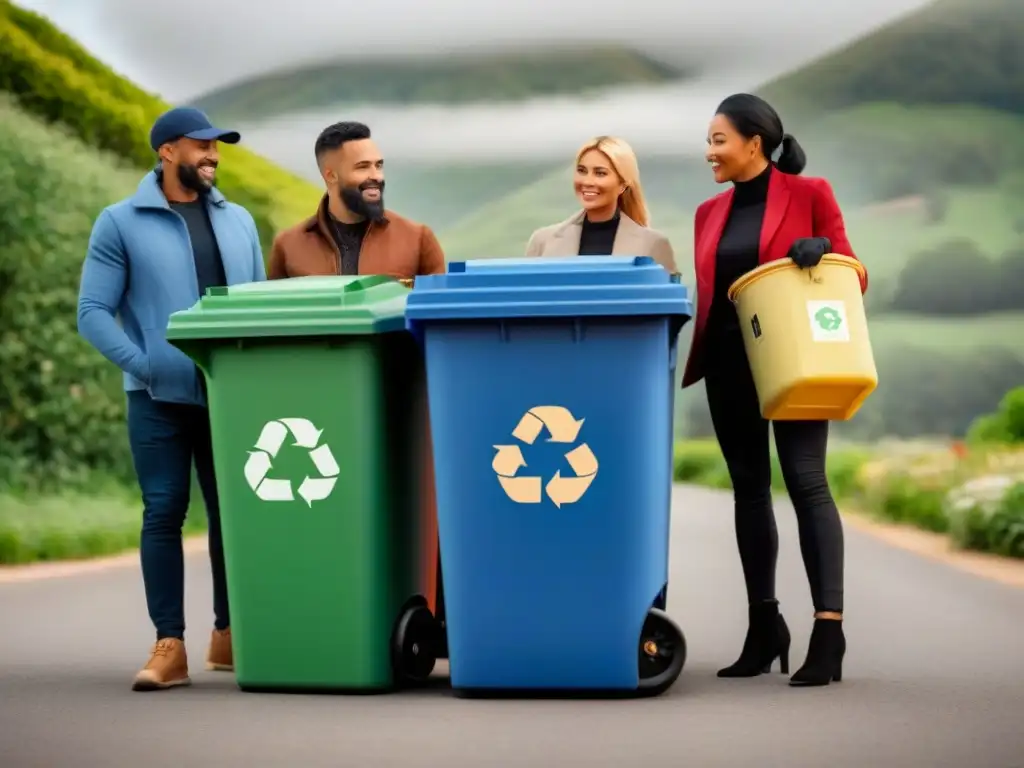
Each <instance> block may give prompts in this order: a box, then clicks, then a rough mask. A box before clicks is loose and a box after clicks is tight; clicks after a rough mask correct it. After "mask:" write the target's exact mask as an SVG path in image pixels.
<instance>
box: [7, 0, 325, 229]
mask: <svg viewBox="0 0 1024 768" xmlns="http://www.w3.org/2000/svg"><path fill="white" fill-rule="evenodd" d="M0 92H7V93H10V94H11V95H12V96H13V97H14V98H15V99H16V100H17V102H18V104H19V105H20V107H21V108H22V109H24V110H25V111H26V112H29V113H31V114H33V115H36V116H38V117H40V118H42V119H43V120H44V121H46V122H48V123H55V124H60V125H64V126H66V127H67V128H68V129H70V130H71V131H72V132H73V133H74V134H76V135H77V136H78V137H79V138H81V139H82V140H83V141H84V143H85V144H87V145H88V146H90V147H94V148H96V149H101V150H105V151H109V152H111V153H113V154H114V155H116V156H118V157H120V158H122V159H123V160H124V161H125V162H127V163H129V164H131V165H133V166H135V167H136V168H139V169H140V170H143V169H146V170H148V169H149V168H151V167H152V166H153V165H154V163H155V157H154V155H153V152H152V150H151V149H150V148H149V141H148V135H149V127H150V125H151V124H152V122H153V120H154V119H155V118H156V116H157V115H159V114H160V113H161V112H163V111H164V110H165V109H167V108H168V106H169V105H168V104H166V103H164V102H163V101H161V100H160V99H158V98H157V97H155V96H153V95H151V94H148V93H146V92H144V91H143V90H141V89H140V88H138V87H136V86H135V85H133V84H132V83H131V82H129V81H128V80H126V79H125V78H123V77H120V76H119V75H117V74H116V73H114V72H113V71H111V70H110V69H108V68H107V67H105V66H104V65H103V64H101V63H100V62H98V61H97V60H96V59H95V58H93V57H92V56H90V55H89V53H88V52H86V51H85V50H84V49H83V48H82V47H81V46H79V45H78V44H77V43H76V42H75V41H74V40H72V39H71V38H70V37H68V36H67V35H65V34H63V33H62V32H60V30H58V29H57V28H56V27H54V26H53V24H51V23H50V22H49V21H48V20H46V19H45V18H43V17H42V16H39V15H37V14H35V13H31V12H29V11H26V10H24V9H22V8H20V7H18V6H16V5H14V4H13V3H11V2H9V0H0ZM222 159H223V163H222V165H221V168H220V170H219V171H218V185H219V186H220V188H221V189H222V190H223V191H224V193H225V194H226V195H227V196H228V198H229V199H231V200H233V201H235V202H237V203H240V204H242V205H244V206H245V207H246V208H248V209H249V211H250V212H251V213H252V214H253V217H254V218H255V219H256V223H257V225H258V226H259V228H260V235H261V237H262V239H263V242H264V245H265V246H269V242H270V240H271V238H272V237H273V233H274V232H275V231H276V230H277V229H280V228H282V227H284V226H288V225H291V224H293V223H295V222H296V221H298V220H299V219H300V218H303V217H305V216H308V215H309V212H310V210H312V208H313V207H314V206H315V205H316V202H317V200H318V198H319V196H320V191H319V189H318V188H317V187H315V186H313V185H312V184H310V183H309V182H307V181H305V180H303V179H300V178H298V177H297V176H295V175H293V174H291V173H289V172H287V171H284V170H282V169H281V168H279V167H278V166H276V165H274V164H273V163H271V162H269V161H267V160H265V159H263V158H261V157H258V156H257V155H254V154H253V153H251V152H249V151H247V150H245V149H243V148H242V147H240V146H225V147H224V148H223V153H222ZM139 175H140V176H141V174H139Z"/></svg>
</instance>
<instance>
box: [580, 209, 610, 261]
mask: <svg viewBox="0 0 1024 768" xmlns="http://www.w3.org/2000/svg"><path fill="white" fill-rule="evenodd" d="M618 231H619V212H618V211H615V215H614V216H612V217H611V218H610V219H608V221H591V220H590V219H588V218H587V217H586V216H584V217H583V232H582V233H580V251H579V254H578V255H579V256H611V255H612V246H614V245H615V233H616V232H618Z"/></svg>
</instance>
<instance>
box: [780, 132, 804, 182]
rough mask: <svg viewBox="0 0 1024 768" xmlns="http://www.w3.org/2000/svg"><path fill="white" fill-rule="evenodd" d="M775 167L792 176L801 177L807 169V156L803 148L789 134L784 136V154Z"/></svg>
mask: <svg viewBox="0 0 1024 768" xmlns="http://www.w3.org/2000/svg"><path fill="white" fill-rule="evenodd" d="M775 167H776V168H778V169H779V170H780V171H782V172H783V173H788V174H790V175H792V176H799V175H800V174H801V173H802V172H803V170H804V168H806V167H807V155H805V154H804V150H803V147H801V146H800V143H799V142H798V141H797V140H796V139H795V138H794V137H793V136H791V135H790V134H788V133H786V134H783V136H782V152H780V153H779V159H778V160H776V161H775Z"/></svg>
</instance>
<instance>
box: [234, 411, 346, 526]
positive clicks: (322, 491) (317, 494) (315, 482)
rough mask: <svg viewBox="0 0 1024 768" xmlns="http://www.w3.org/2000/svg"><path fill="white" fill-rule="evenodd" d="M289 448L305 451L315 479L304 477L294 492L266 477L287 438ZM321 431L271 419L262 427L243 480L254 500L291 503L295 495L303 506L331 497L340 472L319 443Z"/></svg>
mask: <svg viewBox="0 0 1024 768" xmlns="http://www.w3.org/2000/svg"><path fill="white" fill-rule="evenodd" d="M289 434H290V435H291V436H292V445H293V446H294V447H296V448H303V449H305V450H307V451H309V458H310V459H311V460H312V462H313V466H314V467H315V468H316V471H317V473H318V474H319V476H318V477H313V476H311V475H307V476H306V477H305V478H304V479H303V480H302V481H301V482H300V483H299V487H298V488H294V487H293V484H292V481H291V480H288V479H283V478H275V477H270V473H271V470H272V469H273V464H274V459H275V458H276V457H277V454H278V452H279V451H280V450H281V448H282V447H284V443H285V440H286V439H287V438H288V435H289ZM322 434H323V430H320V429H317V428H316V426H314V424H313V422H311V421H309V420H307V419H275V420H274V421H268V422H267V423H266V424H264V425H263V430H262V431H261V432H260V436H259V439H258V440H257V441H256V445H255V446H254V447H253V449H252V450H251V451H249V458H248V460H247V461H246V462H245V480H246V482H247V483H248V484H249V487H250V488H252V490H253V491H254V492H255V494H256V496H257V497H258V498H259V499H261V500H263V501H294V500H295V496H296V494H298V496H299V498H301V499H302V500H303V501H304V502H306V506H309V507H312V506H313V502H314V501H323V500H324V499H326V498H327V497H329V496H330V495H331V492H332V491H333V490H334V485H335V483H337V482H338V474H339V473H340V472H341V469H340V468H339V467H338V462H337V461H336V460H335V458H334V454H333V453H332V452H331V447H330V446H329V445H327V443H323V444H321V443H320V436H321V435H322Z"/></svg>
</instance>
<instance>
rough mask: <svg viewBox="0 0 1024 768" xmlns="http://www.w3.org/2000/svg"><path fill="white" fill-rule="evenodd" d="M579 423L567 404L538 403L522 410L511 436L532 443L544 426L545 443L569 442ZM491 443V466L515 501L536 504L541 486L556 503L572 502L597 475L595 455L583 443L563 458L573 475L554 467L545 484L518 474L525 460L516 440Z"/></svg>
mask: <svg viewBox="0 0 1024 768" xmlns="http://www.w3.org/2000/svg"><path fill="white" fill-rule="evenodd" d="M582 426H583V419H580V420H579V421H577V420H576V418H575V417H574V416H573V415H572V413H571V412H570V411H569V410H568V409H567V408H563V407H562V406H560V405H538V406H537V407H535V408H531V409H530V410H529V411H527V412H526V413H525V414H523V418H521V419H520V420H519V424H518V425H516V428H515V429H514V430H513V431H512V437H514V438H515V439H516V440H518V441H519V442H520V443H523V444H525V445H533V443H534V442H535V441H536V439H537V438H538V437H539V436H540V433H541V432H542V431H543V430H544V429H545V428H546V429H547V431H548V434H549V435H550V437H549V438H548V442H549V443H565V444H566V445H572V444H573V443H575V442H576V438H577V437H579V433H580V428H581V427H582ZM494 447H495V448H496V449H497V451H498V453H497V454H495V456H494V461H492V462H491V468H492V469H493V470H494V472H495V474H496V475H497V476H498V482H499V483H501V487H502V488H503V489H504V490H505V494H506V495H507V496H508V497H509V499H511V500H512V501H514V502H516V503H517V504H539V503H540V502H541V498H542V490H543V492H546V493H547V496H548V498H549V499H551V501H552V502H553V503H554V505H555V506H556V507H559V508H561V506H562V505H563V504H574V503H576V502H577V501H579V500H580V499H582V498H583V494H585V493H586V492H587V489H588V488H589V487H590V484H591V483H593V482H594V478H595V477H596V476H597V457H596V456H595V455H594V452H593V451H591V450H590V447H589V446H588V445H587V444H586V443H581V444H579V445H578V446H576V447H575V448H572V449H571V450H569V451H568V452H567V453H566V454H565V460H566V461H567V462H568V463H569V466H570V467H572V471H573V472H574V473H575V475H574V476H571V477H570V476H569V475H563V474H562V472H561V470H558V471H556V472H555V474H554V476H552V477H551V478H550V479H549V480H548V482H547V484H546V485H545V484H544V478H542V477H536V476H530V475H520V474H519V470H520V469H522V468H523V467H526V466H527V464H526V459H525V458H524V457H523V451H522V449H521V448H520V447H519V444H518V443H513V444H512V445H496V446H494Z"/></svg>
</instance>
